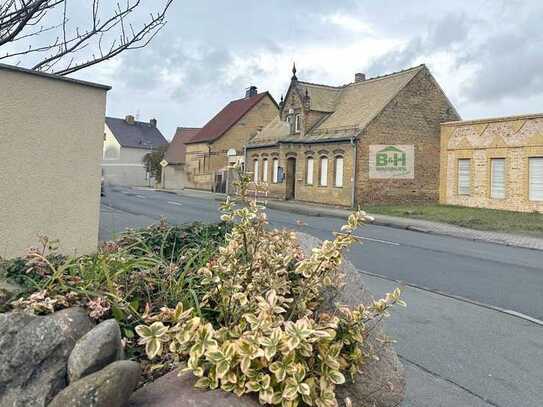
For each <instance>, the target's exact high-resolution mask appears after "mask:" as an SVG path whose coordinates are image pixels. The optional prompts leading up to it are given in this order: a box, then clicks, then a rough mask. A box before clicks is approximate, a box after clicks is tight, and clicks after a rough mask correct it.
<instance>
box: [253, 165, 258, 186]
mask: <svg viewBox="0 0 543 407" xmlns="http://www.w3.org/2000/svg"><path fill="white" fill-rule="evenodd" d="M253 173H254V182H258V160H255V163H254V167H253Z"/></svg>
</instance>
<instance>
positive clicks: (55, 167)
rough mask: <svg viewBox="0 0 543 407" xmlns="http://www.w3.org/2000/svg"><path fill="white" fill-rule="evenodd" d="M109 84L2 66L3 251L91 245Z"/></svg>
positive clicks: (85, 249) (68, 250)
mask: <svg viewBox="0 0 543 407" xmlns="http://www.w3.org/2000/svg"><path fill="white" fill-rule="evenodd" d="M105 106H106V91H105V90H104V89H99V88H95V87H90V86H84V85H80V84H75V83H69V82H65V81H61V80H57V79H51V78H45V77H41V76H37V75H35V74H29V73H24V72H15V71H11V70H6V69H5V68H4V69H3V68H0V256H4V257H13V256H20V255H24V253H25V249H26V248H28V247H30V246H35V245H37V243H38V240H37V235H38V234H44V235H47V236H49V237H50V238H53V239H60V244H61V250H62V251H63V252H64V253H69V254H70V253H74V252H75V253H78V254H83V253H89V252H92V251H94V250H96V247H97V242H98V223H99V206H100V161H101V159H102V145H103V139H104V136H103V134H104V114H105Z"/></svg>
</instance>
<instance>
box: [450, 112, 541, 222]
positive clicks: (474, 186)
mask: <svg viewBox="0 0 543 407" xmlns="http://www.w3.org/2000/svg"><path fill="white" fill-rule="evenodd" d="M440 202H441V203H443V204H451V205H461V206H471V207H478V208H493V209H505V210H512V211H524V212H531V211H539V212H543V114H536V115H527V116H514V117H501V118H495V119H483V120H468V121H457V122H451V123H444V124H442V126H441V188H440Z"/></svg>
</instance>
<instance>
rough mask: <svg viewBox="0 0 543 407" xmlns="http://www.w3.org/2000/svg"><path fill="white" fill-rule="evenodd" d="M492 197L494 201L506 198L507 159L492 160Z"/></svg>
mask: <svg viewBox="0 0 543 407" xmlns="http://www.w3.org/2000/svg"><path fill="white" fill-rule="evenodd" d="M490 164H491V169H490V170H491V173H490V197H491V198H494V199H504V198H505V159H504V158H493V159H491V160H490Z"/></svg>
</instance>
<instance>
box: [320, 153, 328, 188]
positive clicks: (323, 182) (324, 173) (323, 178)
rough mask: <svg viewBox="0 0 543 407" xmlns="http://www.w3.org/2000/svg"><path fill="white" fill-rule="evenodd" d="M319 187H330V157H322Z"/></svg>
mask: <svg viewBox="0 0 543 407" xmlns="http://www.w3.org/2000/svg"><path fill="white" fill-rule="evenodd" d="M319 185H320V186H322V187H325V186H327V185H328V157H321V165H320V176H319Z"/></svg>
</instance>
